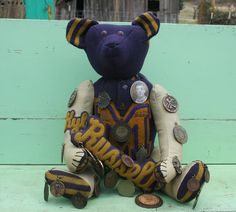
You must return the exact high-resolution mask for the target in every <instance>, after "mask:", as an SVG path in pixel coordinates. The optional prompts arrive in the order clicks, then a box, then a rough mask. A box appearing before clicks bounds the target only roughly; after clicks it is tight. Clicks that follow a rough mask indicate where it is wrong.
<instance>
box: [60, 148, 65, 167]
mask: <svg viewBox="0 0 236 212" xmlns="http://www.w3.org/2000/svg"><path fill="white" fill-rule="evenodd" d="M64 151H65V144H62V147H61V163H63V158H64Z"/></svg>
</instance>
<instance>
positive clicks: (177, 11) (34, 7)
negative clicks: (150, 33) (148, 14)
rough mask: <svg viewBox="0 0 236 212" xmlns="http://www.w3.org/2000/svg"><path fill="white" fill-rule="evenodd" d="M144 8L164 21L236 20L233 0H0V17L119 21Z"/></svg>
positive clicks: (218, 22) (212, 21)
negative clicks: (87, 18)
mask: <svg viewBox="0 0 236 212" xmlns="http://www.w3.org/2000/svg"><path fill="white" fill-rule="evenodd" d="M144 11H152V12H154V13H156V14H157V16H158V17H159V18H160V20H161V22H165V23H186V24H189V23H190V24H223V25H235V24H236V0H0V18H16V19H49V20H53V19H57V20H67V19H71V18H73V17H79V18H83V17H89V18H92V19H96V20H99V21H119V22H121V21H131V20H133V19H134V18H135V17H136V16H137V15H139V14H141V13H142V12H144Z"/></svg>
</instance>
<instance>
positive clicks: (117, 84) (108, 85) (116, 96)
mask: <svg viewBox="0 0 236 212" xmlns="http://www.w3.org/2000/svg"><path fill="white" fill-rule="evenodd" d="M136 80H141V81H143V82H145V84H146V85H147V87H148V89H149V93H150V91H151V90H152V84H151V83H150V82H149V81H148V80H147V78H146V77H145V76H144V75H143V74H137V76H136V79H135V80H132V79H126V80H122V79H120V80H114V79H106V78H104V77H102V78H100V79H99V80H98V81H96V82H95V83H94V89H95V97H98V95H99V93H101V92H103V91H105V92H107V93H108V94H109V96H110V97H111V100H112V101H113V102H114V103H115V106H116V108H118V109H119V108H121V105H122V104H124V106H125V108H124V110H127V109H128V108H129V107H130V105H131V104H132V103H133V101H132V99H131V96H130V88H131V86H132V84H133V83H134V82H135V81H136Z"/></svg>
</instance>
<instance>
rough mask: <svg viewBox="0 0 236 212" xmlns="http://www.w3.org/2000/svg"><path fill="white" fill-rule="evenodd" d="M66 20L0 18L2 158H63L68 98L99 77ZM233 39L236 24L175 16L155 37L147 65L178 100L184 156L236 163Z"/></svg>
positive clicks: (34, 160)
mask: <svg viewBox="0 0 236 212" xmlns="http://www.w3.org/2000/svg"><path fill="white" fill-rule="evenodd" d="M66 23H67V22H66V21H50V22H48V21H29V20H22V21H14V20H0V31H1V34H0V38H1V39H0V58H1V67H0V76H1V77H0V99H1V102H0V119H1V120H0V131H1V133H0V163H2V164H14V163H17V164H18V163H20V164H52V163H55V164H58V163H60V147H61V144H62V141H63V127H64V120H63V119H64V116H65V113H66V104H67V101H68V98H69V96H70V94H71V92H72V91H73V89H74V88H75V87H76V86H77V85H78V84H79V83H80V82H81V81H83V80H85V79H92V80H93V81H95V80H96V79H98V78H99V76H98V75H97V74H96V73H95V72H94V71H92V68H91V66H90V64H89V63H88V60H87V58H86V55H85V53H84V52H83V51H82V50H79V49H76V48H74V47H72V46H71V45H69V44H67V42H66V40H65V27H66ZM235 40H236V27H225V26H196V25H195V26H191V25H172V24H163V25H162V26H161V29H160V34H159V35H158V36H157V37H155V38H153V39H152V40H151V45H150V51H149V54H148V56H147V59H146V62H145V64H144V67H143V70H142V73H144V74H145V75H146V76H147V77H148V78H149V79H151V81H152V82H153V83H159V84H161V85H164V86H165V87H166V88H167V89H168V90H169V92H170V94H172V95H174V96H176V97H177V99H178V100H179V103H180V117H181V119H182V125H183V126H184V127H185V128H186V129H187V130H188V133H189V142H188V144H186V145H185V146H184V162H189V161H191V160H195V159H202V160H204V161H206V162H207V163H217V164H218V163H236V158H235V157H234V150H235V149H236V142H235V140H236V130H235V129H236V100H235V98H234V96H235V90H236V84H235V81H236V71H235V67H236V60H235V56H234V55H235V54H234V51H235V49H236V42H235ZM28 149H30V151H28ZM9 152H10V153H12V154H10V153H9ZM26 152H27V154H26Z"/></svg>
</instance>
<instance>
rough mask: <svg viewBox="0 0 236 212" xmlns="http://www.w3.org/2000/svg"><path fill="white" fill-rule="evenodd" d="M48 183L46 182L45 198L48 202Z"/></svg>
mask: <svg viewBox="0 0 236 212" xmlns="http://www.w3.org/2000/svg"><path fill="white" fill-rule="evenodd" d="M48 187H49V186H48V183H47V182H45V184H44V200H45V201H46V202H47V201H48V197H49V188H48Z"/></svg>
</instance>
